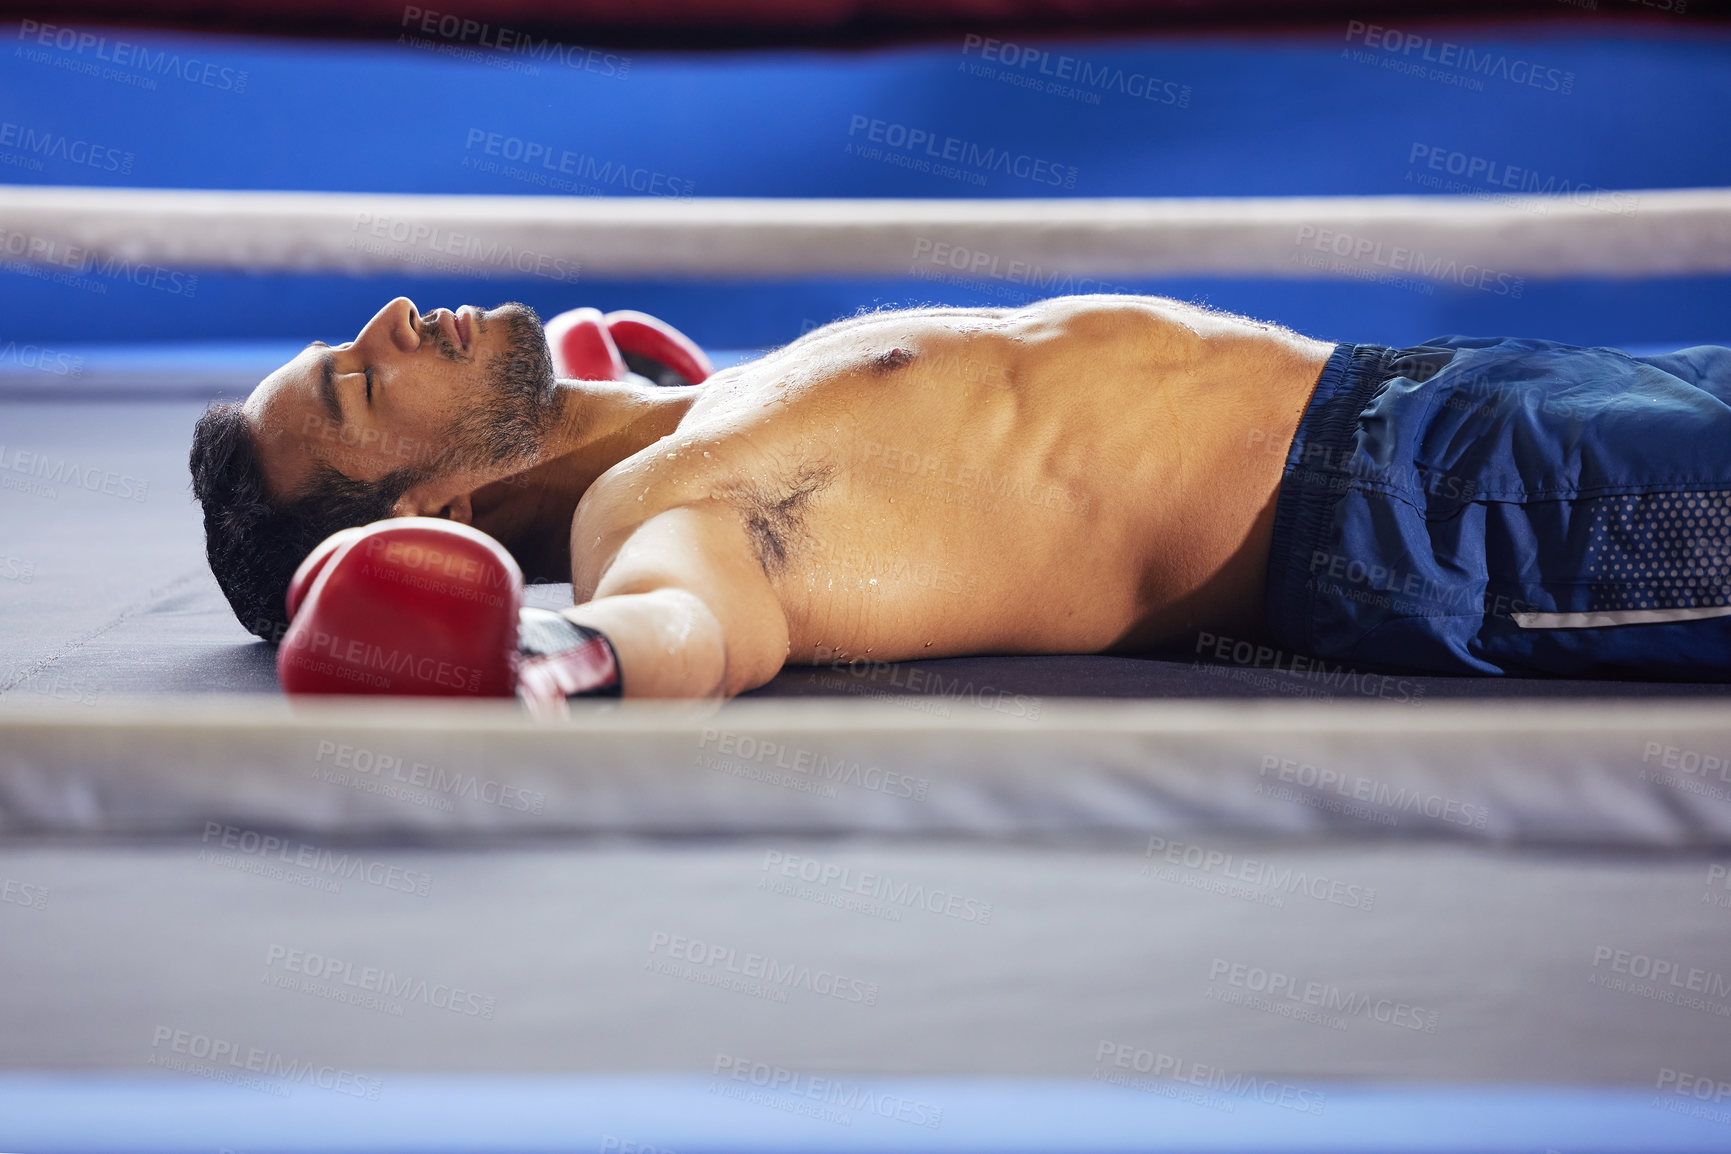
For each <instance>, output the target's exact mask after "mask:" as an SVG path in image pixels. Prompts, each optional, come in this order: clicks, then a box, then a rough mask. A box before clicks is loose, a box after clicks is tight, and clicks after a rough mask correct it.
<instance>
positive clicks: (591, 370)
mask: <svg viewBox="0 0 1731 1154" xmlns="http://www.w3.org/2000/svg"><path fill="white" fill-rule="evenodd" d="M547 346H548V348H549V349H550V350H551V351H552V353H553V375H554V376H556V377H564V378H567V379H571V380H579V381H623V380H624V379H625V378H626V377H627V376H628V375H629V374H631V373H636V374H638V375H639V376H642V377H646V378H648V379H649V380H650V381H652V382H654V383H655V384H657V385H696V384H701V383H702V382H703V381H704V380H705V379H706V378H708V377H709V375H710V374H711V373H713V372H715V366H714V365H712V364H710V363H709V358H708V357H707V356H705V355H704V352H703V350H702V349H701V348H699V347H698V345H697V342H696V341H693V340H692V339H691V338H690V337H688V336H686V335H685V334H684V333H682V332H680V331H679V330H678V329H676V328H674V327H673V326H672V325H670V324H668V323H667V322H666V321H663V320H658V319H656V318H655V317H652V316H650V315H649V314H648V313H640V312H635V311H633V310H631V309H621V310H619V311H617V312H611V313H608V314H607V315H606V316H602V315H601V311H600V310H599V309H591V308H581V309H569V310H567V311H565V312H562V313H560V314H559V315H558V316H556V317H554V318H553V319H552V320H550V321H548V322H547Z"/></svg>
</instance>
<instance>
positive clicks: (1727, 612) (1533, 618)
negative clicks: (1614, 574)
mask: <svg viewBox="0 0 1731 1154" xmlns="http://www.w3.org/2000/svg"><path fill="white" fill-rule="evenodd" d="M1510 616H1511V617H1513V618H1514V619H1515V624H1516V625H1519V626H1520V627H1521V628H1522V629H1608V628H1610V627H1612V626H1615V625H1669V624H1670V623H1671V622H1673V621H1704V620H1706V619H1707V618H1709V617H1731V605H1704V606H1701V607H1700V608H1696V609H1616V610H1610V611H1607V612H1603V613H1511V614H1510Z"/></svg>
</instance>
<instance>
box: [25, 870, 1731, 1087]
mask: <svg viewBox="0 0 1731 1154" xmlns="http://www.w3.org/2000/svg"><path fill="white" fill-rule="evenodd" d="M1208 844H1209V846H1210V848H1216V849H1221V850H1223V851H1225V852H1230V853H1233V854H1234V855H1235V860H1238V861H1246V860H1256V861H1260V862H1265V863H1268V864H1269V865H1270V866H1272V867H1275V868H1277V869H1280V870H1288V869H1290V870H1295V871H1298V872H1299V873H1301V874H1303V875H1304V876H1306V877H1309V878H1321V879H1326V880H1327V881H1328V882H1329V883H1339V885H1340V886H1341V887H1350V889H1347V888H1341V889H1339V890H1338V891H1335V892H1336V894H1337V896H1338V900H1330V899H1329V898H1328V896H1327V895H1328V894H1329V893H1330V890H1329V888H1328V887H1327V886H1324V887H1322V888H1320V889H1317V890H1316V891H1315V892H1316V893H1318V894H1322V895H1323V897H1321V898H1319V897H1316V896H1312V895H1310V894H1307V893H1305V892H1303V891H1302V890H1298V889H1293V888H1291V887H1290V883H1287V884H1286V885H1285V886H1282V885H1281V884H1262V883H1256V882H1243V881H1239V882H1227V881H1225V879H1223V878H1222V877H1220V876H1219V872H1220V871H1219V870H1218V869H1213V870H1202V869H1193V868H1186V867H1184V866H1182V865H1178V866H1169V865H1163V864H1162V863H1160V862H1159V861H1153V862H1151V861H1150V859H1149V858H1147V857H1146V856H1144V854H1143V852H1142V846H1140V845H1138V844H1121V845H1103V846H1097V847H1093V848H1086V847H1078V846H1073V845H1072V846H1055V845H1041V844H1021V845H1017V844H1001V845H997V846H992V845H980V844H975V845H956V844H943V843H928V842H918V841H915V842H906V841H903V842H883V841H870V840H867V841H833V840H831V841H817V842H813V841H809V840H799V839H792V840H768V841H765V840H754V839H732V840H728V841H724V842H711V843H704V842H700V841H699V842H684V843H662V844H659V845H657V844H645V843H641V842H637V843H631V842H619V843H608V842H591V843H589V844H586V845H570V844H566V845H557V846H556V845H542V846H534V845H531V846H516V847H511V848H496V849H492V850H469V851H451V850H445V851H429V850H425V849H420V850H407V849H402V848H395V849H393V848H391V847H388V846H384V847H381V846H360V845H348V846H341V845H336V846H330V847H327V848H329V849H330V850H332V851H333V852H335V853H339V854H347V855H349V856H350V858H352V859H356V860H361V861H364V862H365V863H367V867H368V868H371V866H372V864H373V863H377V864H378V865H379V866H380V867H381V869H382V868H383V867H386V866H391V867H397V868H399V869H400V870H401V871H403V872H402V873H400V874H399V875H396V876H399V877H401V878H404V879H407V881H408V882H409V883H412V884H411V885H403V886H392V885H390V884H368V882H367V880H366V870H361V871H359V872H355V873H352V874H344V873H343V872H342V871H341V870H340V869H337V868H335V867H331V866H328V865H325V866H321V865H301V866H296V865H293V864H290V863H284V862H281V861H278V862H277V863H276V865H277V866H280V867H281V868H279V869H278V870H277V871H276V873H275V874H271V873H269V872H268V869H266V870H262V871H261V870H260V869H257V868H254V867H260V866H263V867H270V866H271V865H272V863H271V861H270V860H269V859H267V858H262V857H258V856H256V855H253V856H249V855H247V854H244V853H235V852H224V851H223V850H222V849H221V847H220V842H206V841H201V840H200V839H197V838H194V839H190V840H188V841H184V842H159V843H154V844H134V845H114V844H109V845H102V846H94V845H87V846H66V845H60V844H56V843H52V842H49V843H42V844H32V843H29V842H15V843H13V844H12V845H11V846H10V847H8V848H5V849H3V850H0V877H4V878H8V879H12V880H14V881H16V882H18V883H19V884H20V885H23V884H29V885H31V886H33V887H35V888H34V889H32V890H30V891H29V894H30V895H31V896H33V897H34V896H35V895H36V894H41V895H43V896H42V898H41V903H40V908H34V907H32V906H30V905H24V904H19V903H18V902H17V901H15V900H14V901H11V902H6V903H0V940H3V941H4V942H5V943H6V944H5V948H4V949H0V1022H4V1023H5V1024H6V1028H5V1029H4V1030H0V1068H12V1069H19V1068H46V1069H63V1070H81V1069H82V1070H93V1069H110V1070H114V1069H139V1068H144V1067H146V1066H147V1064H148V1063H149V1061H150V1059H151V1056H152V1053H153V1049H154V1048H155V1043H153V1038H155V1037H156V1036H157V1035H156V1030H157V1028H158V1027H170V1028H172V1029H174V1030H185V1031H189V1032H191V1033H193V1034H203V1035H206V1036H208V1037H212V1038H219V1039H225V1040H229V1041H231V1042H233V1043H234V1044H236V1045H238V1046H240V1047H243V1048H245V1047H251V1046H257V1047H261V1048H264V1049H267V1050H269V1051H271V1052H275V1053H283V1054H289V1055H296V1056H300V1057H304V1058H306V1059H309V1060H317V1061H320V1062H328V1063H330V1064H333V1065H337V1066H344V1067H348V1068H351V1069H360V1070H387V1071H474V1072H500V1073H504V1072H537V1071H571V1072H582V1071H589V1072H602V1071H613V1072H619V1073H655V1072H686V1073H701V1072H706V1071H707V1070H708V1069H709V1068H710V1067H711V1065H712V1064H713V1062H714V1060H715V1055H716V1054H717V1053H729V1054H749V1055H751V1056H752V1057H753V1058H755V1059H758V1060H763V1061H769V1062H774V1063H778V1064H781V1065H784V1066H788V1067H790V1068H795V1069H810V1070H846V1071H850V1072H853V1073H856V1074H868V1073H870V1074H885V1075H915V1074H917V1075H943V1076H1016V1077H1023V1076H1027V1077H1051V1078H1078V1079H1086V1078H1088V1077H1089V1076H1090V1073H1091V1072H1092V1071H1094V1070H1095V1068H1096V1063H1097V1055H1098V1052H1099V1048H1100V1046H1101V1045H1102V1043H1111V1044H1114V1045H1117V1044H1123V1045H1127V1046H1130V1047H1132V1048H1133V1049H1146V1050H1149V1051H1152V1052H1153V1053H1156V1054H1165V1055H1169V1056H1172V1057H1175V1058H1177V1059H1179V1060H1181V1061H1183V1062H1185V1063H1201V1064H1204V1065H1206V1066H1217V1067H1221V1068H1223V1069H1224V1070H1226V1071H1239V1072H1254V1073H1256V1074H1259V1075H1265V1076H1272V1077H1280V1078H1289V1079H1293V1080H1325V1081H1326V1080H1335V1079H1347V1080H1356V1079H1367V1080H1371V1081H1397V1082H1433V1081H1441V1082H1479V1083H1509V1084H1529V1085H1530V1084H1595V1083H1596V1084H1621V1085H1626V1086H1635V1087H1640V1086H1648V1087H1651V1086H1652V1084H1653V1082H1654V1079H1655V1077H1656V1076H1657V1072H1658V1070H1659V1069H1660V1068H1661V1067H1664V1068H1669V1069H1674V1070H1677V1069H1681V1070H1691V1071H1700V1072H1703V1073H1712V1072H1715V1071H1717V1072H1718V1074H1719V1076H1722V1075H1723V1073H1724V1061H1725V1055H1726V1054H1727V1052H1728V1051H1727V1039H1728V1038H1731V1026H1728V1024H1727V1022H1728V1020H1727V1018H1726V1016H1725V1014H1726V1012H1727V1010H1728V1009H1731V1007H1728V1006H1727V1001H1728V996H1727V994H1726V992H1725V991H1724V990H1723V989H1720V990H1718V991H1717V992H1713V991H1708V992H1705V993H1700V994H1697V995H1696V996H1695V997H1694V999H1693V1000H1688V999H1687V992H1686V991H1684V990H1682V989H1681V988H1680V987H1679V988H1677V989H1674V990H1669V991H1667V987H1666V984H1665V983H1664V982H1663V981H1661V982H1658V983H1657V987H1658V989H1659V992H1660V993H1661V994H1668V993H1676V994H1684V995H1685V997H1680V998H1675V999H1673V998H1671V997H1669V996H1665V997H1663V998H1659V997H1654V996H1651V995H1652V991H1651V990H1649V991H1647V993H1645V994H1643V993H1642V992H1639V991H1638V990H1637V989H1636V987H1638V986H1639V985H1641V983H1638V982H1636V981H1635V980H1634V979H1632V978H1629V977H1628V976H1627V975H1626V971H1627V968H1628V965H1627V964H1625V965H1624V967H1623V968H1624V973H1623V974H1622V975H1619V973H1618V972H1617V971H1616V970H1615V969H1614V968H1613V967H1614V965H1615V962H1614V955H1612V954H1610V953H1607V952H1606V951H1616V950H1620V951H1627V952H1629V954H1630V955H1638V956H1641V957H1643V958H1645V959H1647V964H1651V961H1652V959H1655V958H1657V959H1664V960H1668V961H1671V962H1673V963H1675V964H1677V965H1678V966H1680V967H1682V968H1683V969H1684V971H1687V970H1688V969H1689V968H1690V967H1695V968H1697V969H1698V970H1699V971H1700V972H1702V973H1707V974H1712V975H1716V976H1717V978H1718V980H1719V981H1720V982H1721V983H1723V982H1724V981H1725V980H1727V972H1726V971H1727V966H1726V959H1727V958H1728V957H1731V953H1728V951H1727V942H1728V941H1731V908H1725V907H1724V906H1723V905H1719V904H1713V903H1710V902H1709V901H1707V900H1706V899H1707V898H1708V897H1714V896H1717V895H1719V893H1720V891H1719V890H1718V889H1716V888H1715V887H1713V886H1711V885H1710V884H1709V882H1708V874H1707V864H1708V863H1707V862H1705V861H1702V860H1696V859H1691V858H1688V857H1686V856H1675V855H1672V856H1666V857H1663V858H1645V857H1639V856H1620V857H1619V856H1610V855H1589V854H1573V855H1547V854H1538V853H1531V852H1525V853H1523V852H1514V851H1497V850H1494V849H1487V848H1484V847H1461V846H1449V845H1441V844H1435V843H1431V844H1425V843H1407V844H1391V843H1386V842H1385V843H1381V844H1375V843H1360V844H1356V845H1351V844H1348V845H1310V846H1292V845H1284V846H1283V845H1280V844H1271V843H1266V842H1264V843H1257V842H1255V841H1246V840H1243V839H1237V840H1234V839H1213V840H1211V841H1209V842H1208ZM802 857H803V858H809V859H812V860H815V861H818V862H821V863H823V864H825V865H834V866H837V867H840V868H846V869H848V870H850V871H853V872H852V873H851V874H850V875H849V876H850V877H851V878H854V879H857V878H859V877H860V876H862V875H863V874H864V873H870V874H874V875H878V876H882V877H886V878H889V879H891V880H892V881H893V882H895V883H896V884H897V885H910V886H912V885H917V886H922V887H925V888H926V889H927V890H930V891H935V892H940V893H943V894H945V895H954V896H955V898H956V899H957V901H956V903H954V904H950V903H947V902H940V903H937V905H936V907H935V908H937V909H938V910H939V912H933V911H932V909H930V908H922V907H921V906H919V905H916V904H911V903H909V902H907V901H905V900H903V901H899V902H898V901H897V900H895V898H893V897H890V898H886V899H884V900H879V901H858V902H856V903H855V904H854V905H853V906H852V907H849V906H847V905H845V904H843V902H842V899H846V898H849V897H850V896H852V895H850V894H849V893H848V892H847V891H846V889H845V887H844V884H843V883H839V882H836V881H833V880H832V881H830V882H828V883H822V884H816V885H812V884H799V883H797V881H795V882H789V881H788V880H787V879H786V878H785V877H784V876H783V875H782V873H781V872H780V869H779V866H778V865H777V864H776V863H780V862H783V861H787V860H790V859H798V858H802ZM345 860H347V859H345ZM1151 865H1152V867H1153V868H1152V869H1151V870H1150V869H1146V868H1145V867H1149V866H1151ZM378 876H379V877H380V878H384V877H385V876H386V875H385V874H383V873H379V874H378ZM423 885H424V888H425V891H426V892H425V893H424V894H423V893H421V892H418V891H419V889H420V888H422V887H423ZM333 887H334V888H333ZM18 892H20V891H19V890H18V887H17V886H15V887H14V896H15V897H16V895H17V893H18ZM675 939H679V942H680V943H682V944H675ZM686 943H700V944H698V945H695V946H694V945H690V944H686ZM290 951H293V954H292V957H291V953H290ZM751 956H756V957H758V958H760V959H770V960H773V961H774V962H775V963H776V965H778V966H788V967H810V968H811V970H812V972H814V973H817V972H821V973H826V974H829V975H831V976H832V977H834V978H836V979H840V980H843V985H842V988H843V989H844V990H845V991H846V993H845V995H844V996H835V995H834V994H831V993H827V992H825V991H826V990H827V989H828V985H827V983H826V982H825V981H824V980H821V979H819V980H816V981H815V983H814V982H812V981H807V982H804V983H801V982H800V981H798V980H797V979H793V980H791V981H789V980H779V981H778V980H771V979H768V978H763V970H762V968H761V967H760V968H759V969H758V970H755V971H754V970H753V969H752V968H751V963H749V962H748V961H747V959H748V958H749V957H751ZM694 958H695V959H696V961H693V960H692V959H694ZM309 959H316V960H309ZM327 959H328V960H327ZM1236 967H1241V969H1236ZM369 968H370V969H371V970H372V971H373V972H375V973H384V972H389V973H390V974H391V975H392V978H391V982H392V984H393V985H395V986H397V987H398V988H397V992H395V993H394V994H388V993H386V992H384V991H383V990H382V989H381V986H380V983H379V981H374V982H372V983H371V984H370V985H369V984H368V982H367V980H366V979H365V978H364V977H363V972H364V971H367V970H368V969H369ZM1257 973H1260V974H1261V977H1260V978H1258V977H1255V976H1253V975H1254V974H1257ZM753 974H755V975H756V976H757V977H758V978H760V979H762V980H758V981H747V980H746V979H747V978H748V977H750V976H751V975H753ZM1270 975H1284V976H1285V978H1286V979H1287V980H1288V982H1290V983H1291V986H1292V988H1293V989H1295V990H1300V991H1302V990H1304V989H1306V988H1308V987H1309V984H1310V983H1316V984H1317V987H1318V988H1319V989H1320V990H1323V991H1326V993H1324V994H1322V995H1320V996H1319V998H1318V999H1316V1000H1311V1001H1305V1000H1303V999H1301V998H1299V997H1295V996H1292V995H1291V994H1289V993H1282V992H1279V991H1278V990H1277V991H1276V992H1274V993H1272V994H1263V995H1258V990H1257V987H1258V986H1266V985H1267V984H1268V982H1269V980H1270ZM730 980H739V981H742V982H743V984H744V985H745V986H746V987H747V988H743V989H741V988H728V986H727V984H726V983H728V982H729V981H730ZM414 983H426V985H427V987H428V990H429V991H430V990H431V988H432V987H434V986H438V987H441V988H445V989H447V990H449V989H453V988H454V989H456V990H460V991H463V993H464V995H465V996H464V998H463V999H462V1000H461V1004H460V1005H459V1006H458V1007H457V1008H454V1009H453V1008H450V1007H448V1006H446V1005H442V1004H436V1001H437V999H436V998H435V996H434V995H433V994H431V993H430V992H426V991H423V995H424V996H423V995H417V994H416V992H415V990H416V988H417V987H416V986H415V985H414ZM856 983H857V984H856ZM1620 986H1621V987H1623V988H1619V987H1620ZM467 995H473V996H474V1000H473V1001H470V1000H469V998H468V997H467ZM443 997H444V999H446V1000H448V999H449V997H450V995H449V994H448V993H447V994H446V995H443ZM1108 1072H1110V1071H1109V1070H1108Z"/></svg>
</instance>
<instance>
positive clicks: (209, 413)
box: [189, 401, 422, 645]
mask: <svg viewBox="0 0 1731 1154" xmlns="http://www.w3.org/2000/svg"><path fill="white" fill-rule="evenodd" d="M189 464H190V465H191V468H192V492H193V495H194V496H196V497H197V498H198V501H199V504H200V505H202V506H204V554H205V556H206V557H207V558H209V560H210V571H211V572H212V573H214V574H215V575H216V583H217V584H218V585H219V586H221V587H222V592H223V595H224V596H226V597H227V598H228V604H229V608H231V609H233V610H234V615H235V616H236V617H238V618H239V619H240V623H241V624H242V625H244V626H246V627H247V628H248V629H249V630H251V631H252V632H253V633H256V634H257V635H258V636H260V637H262V638H264V639H265V640H266V641H269V642H271V643H272V644H273V645H274V644H276V643H278V642H280V641H281V640H282V638H283V634H284V633H286V632H287V631H288V613H287V608H286V606H285V605H284V602H285V600H286V599H287V596H288V585H289V579H290V578H291V577H293V576H294V572H295V569H296V568H297V567H299V565H300V563H301V561H302V560H303V559H305V557H306V555H307V554H308V553H310V552H312V551H313V548H314V547H315V546H317V545H318V543H319V542H320V541H323V540H324V539H325V538H326V537H329V536H330V535H331V534H332V533H335V532H336V531H337V530H338V529H346V528H348V527H349V526H351V525H366V524H369V523H371V522H373V521H378V520H382V519H383V518H385V517H389V516H390V515H391V508H392V506H393V505H395V504H396V503H397V499H398V498H399V497H401V496H402V495H403V494H404V493H405V492H407V491H408V489H409V487H410V486H411V485H413V484H414V483H415V482H416V481H417V480H418V479H420V477H421V474H422V470H420V469H416V468H408V469H399V470H397V471H396V472H394V473H392V474H390V475H389V476H387V477H385V478H384V479H383V480H381V481H376V482H366V481H355V480H351V479H350V478H348V477H345V476H343V475H342V474H341V473H339V472H337V471H336V470H335V469H333V468H331V467H330V466H328V465H325V464H323V463H320V464H317V465H315V467H314V469H313V475H312V478H311V480H310V481H308V482H307V484H305V485H304V486H303V487H302V488H301V491H300V492H298V493H296V494H295V495H294V496H292V497H290V498H289V499H288V500H286V501H283V502H280V503H278V502H273V501H272V500H271V498H270V494H269V492H268V490H267V489H266V487H265V478H264V467H263V464H262V463H261V461H260V460H259V454H258V446H257V445H256V444H255V443H254V442H253V439H252V433H251V431H250V430H249V429H248V428H247V425H246V420H245V418H244V417H242V416H241V406H240V404H239V402H236V401H224V402H220V403H218V404H214V405H211V406H210V407H209V408H207V409H206V410H205V411H204V413H203V415H202V416H200V417H199V418H198V424H197V425H196V426H194V428H193V430H192V453H191V456H190V461H189Z"/></svg>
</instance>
